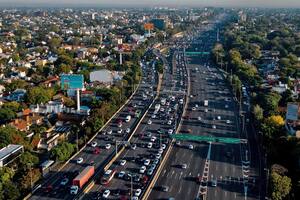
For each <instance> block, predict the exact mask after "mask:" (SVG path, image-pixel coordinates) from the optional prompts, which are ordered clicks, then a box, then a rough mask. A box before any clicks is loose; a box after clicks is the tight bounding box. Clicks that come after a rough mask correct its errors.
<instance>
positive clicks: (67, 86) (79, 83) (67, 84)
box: [60, 74, 84, 90]
mask: <svg viewBox="0 0 300 200" xmlns="http://www.w3.org/2000/svg"><path fill="white" fill-rule="evenodd" d="M83 83H84V80H83V75H82V74H62V75H61V76H60V84H61V89H62V90H76V89H83Z"/></svg>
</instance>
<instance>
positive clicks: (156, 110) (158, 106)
mask: <svg viewBox="0 0 300 200" xmlns="http://www.w3.org/2000/svg"><path fill="white" fill-rule="evenodd" d="M159 109H160V104H159V103H158V104H156V105H155V108H154V114H156V113H157V112H158V111H159Z"/></svg>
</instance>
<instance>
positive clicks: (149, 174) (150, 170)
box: [147, 168, 154, 176]
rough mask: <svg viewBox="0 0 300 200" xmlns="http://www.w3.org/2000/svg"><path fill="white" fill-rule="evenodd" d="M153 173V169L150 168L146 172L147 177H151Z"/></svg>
mask: <svg viewBox="0 0 300 200" xmlns="http://www.w3.org/2000/svg"><path fill="white" fill-rule="evenodd" d="M153 172H154V169H152V168H151V169H148V170H147V175H148V176H151V175H152V174H153Z"/></svg>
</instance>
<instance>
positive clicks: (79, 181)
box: [70, 166, 95, 194]
mask: <svg viewBox="0 0 300 200" xmlns="http://www.w3.org/2000/svg"><path fill="white" fill-rule="evenodd" d="M94 173H95V167H94V166H87V167H86V168H84V170H83V171H82V172H81V173H80V174H78V176H76V177H75V178H74V179H73V182H72V187H71V190H70V193H71V194H77V192H78V189H79V188H82V187H83V186H84V184H85V183H86V182H88V180H90V178H91V177H92V176H93V175H94Z"/></svg>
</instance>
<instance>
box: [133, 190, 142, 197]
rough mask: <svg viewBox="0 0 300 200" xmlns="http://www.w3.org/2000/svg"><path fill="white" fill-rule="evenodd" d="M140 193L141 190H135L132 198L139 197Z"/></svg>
mask: <svg viewBox="0 0 300 200" xmlns="http://www.w3.org/2000/svg"><path fill="white" fill-rule="evenodd" d="M141 193H142V190H141V189H137V190H136V191H135V193H134V196H137V197H139V196H140V195H141Z"/></svg>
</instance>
